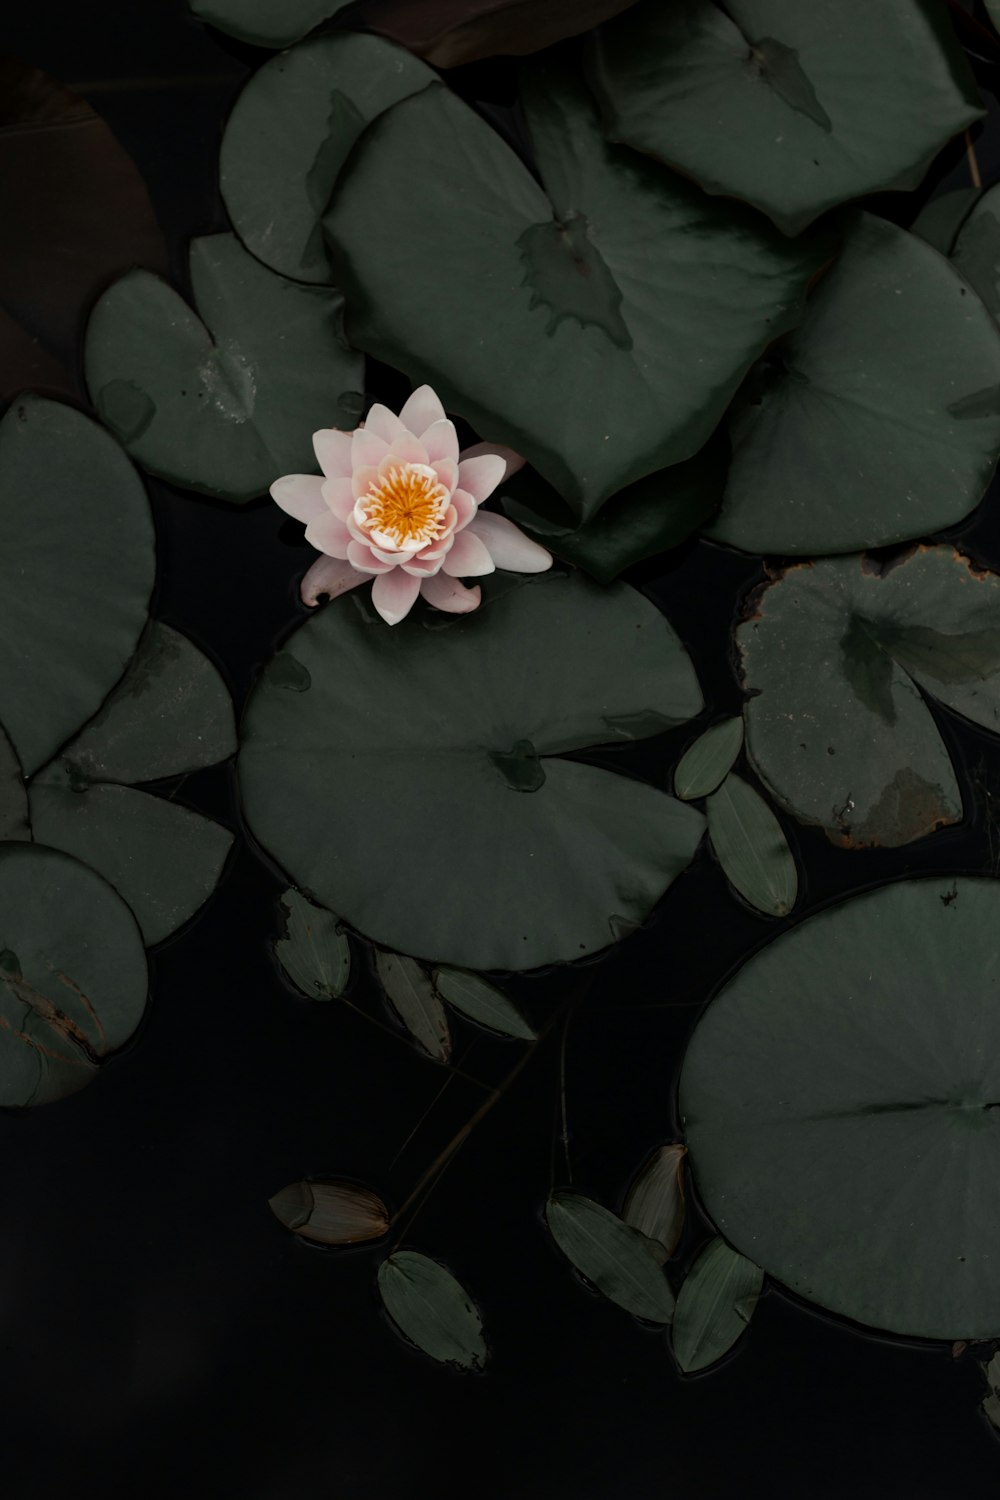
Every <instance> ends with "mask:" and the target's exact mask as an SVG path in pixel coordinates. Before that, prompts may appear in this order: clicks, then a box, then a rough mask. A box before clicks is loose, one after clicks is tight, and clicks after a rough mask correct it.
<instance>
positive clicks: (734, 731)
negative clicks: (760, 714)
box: [674, 715, 743, 802]
mask: <svg viewBox="0 0 1000 1500" xmlns="http://www.w3.org/2000/svg"><path fill="white" fill-rule="evenodd" d="M742 745H743V718H742V715H737V716H736V718H734V719H723V721H722V723H721V724H713V725H712V727H711V729H706V730H705V732H704V734H700V735H699V736H698V738H697V739H696V740H695V742H694V744H693V745H689V746H688V748H687V749H686V750H685V752H684V754H683V755H682V756H681V760H680V764H679V765H678V767H677V770H676V771H675V772H674V793H675V795H676V796H678V797H680V798H681V800H682V801H684V802H690V801H692V800H693V798H695V797H707V796H708V794H709V792H714V791H715V789H716V787H717V786H721V784H722V782H723V781H724V780H725V778H726V776H727V774H728V773H729V771H731V770H732V767H733V762H734V761H735V760H736V757H737V756H738V755H739V753H740V749H741V747H742Z"/></svg>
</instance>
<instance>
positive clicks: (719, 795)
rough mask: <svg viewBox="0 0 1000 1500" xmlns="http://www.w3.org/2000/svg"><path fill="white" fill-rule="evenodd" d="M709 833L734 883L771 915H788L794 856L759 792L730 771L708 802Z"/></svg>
mask: <svg viewBox="0 0 1000 1500" xmlns="http://www.w3.org/2000/svg"><path fill="white" fill-rule="evenodd" d="M705 811H706V812H707V813H708V836H709V839H710V840H711V843H712V848H713V849H714V850H715V853H716V857H717V858H718V861H719V864H720V865H721V866H722V869H723V872H724V874H725V876H726V879H727V880H728V881H729V883H730V885H732V886H734V887H735V888H736V890H737V891H739V893H740V895H741V896H743V897H745V899H746V900H747V901H749V902H750V905H751V906H755V907H756V908H757V910H758V911H762V912H763V913H764V915H765V916H768V917H787V915H788V913H789V912H790V911H791V909H792V907H793V906H794V905H795V898H796V896H797V895H798V889H799V876H798V870H797V869H796V866H795V856H794V855H793V853H792V851H791V849H790V848H789V847H788V840H787V839H786V838H785V835H784V833H783V832H782V828H781V824H780V823H779V822H778V820H777V818H776V817H775V816H774V813H773V812H772V811H771V809H770V808H769V807H768V805H767V803H766V802H765V801H764V799H763V797H762V796H761V795H760V793H759V792H757V791H755V790H754V788H753V787H752V786H749V785H748V784H747V783H746V782H745V781H744V780H743V779H742V777H740V776H737V775H735V773H734V772H732V771H731V772H730V773H729V775H728V776H727V777H726V779H725V781H724V782H723V783H722V785H721V786H720V787H719V789H718V791H716V792H713V793H712V795H711V796H710V797H709V799H708V802H707V803H706V806H705Z"/></svg>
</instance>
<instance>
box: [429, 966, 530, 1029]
mask: <svg viewBox="0 0 1000 1500" xmlns="http://www.w3.org/2000/svg"><path fill="white" fill-rule="evenodd" d="M434 988H435V989H436V990H437V992H438V994H439V995H440V996H441V997H442V999H444V1000H447V1002H448V1004H449V1005H451V1006H454V1008H455V1010H460V1011H461V1012H462V1014H463V1016H469V1017H470V1019H471V1020H473V1021H478V1022H479V1024H480V1025H481V1026H487V1027H489V1029H490V1030H491V1031H499V1032H500V1034H501V1035H502V1036H512V1037H517V1038H518V1039H519V1040H521V1041H525V1042H532V1041H534V1039H535V1032H534V1031H533V1030H532V1028H531V1027H530V1026H529V1025H528V1023H527V1021H526V1020H525V1019H524V1017H523V1016H522V1014H521V1012H520V1011H519V1010H518V1008H517V1006H516V1005H515V1004H514V1002H513V1000H509V999H508V998H507V996H506V995H505V994H504V993H503V991H502V990H498V989H497V987H496V985H495V984H488V983H487V982H486V980H485V979H481V978H480V977H479V975H478V974H468V973H466V971H465V970H464V969H435V971H434Z"/></svg>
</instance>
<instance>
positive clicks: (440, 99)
mask: <svg viewBox="0 0 1000 1500" xmlns="http://www.w3.org/2000/svg"><path fill="white" fill-rule="evenodd" d="M524 79H525V90H524V104H525V110H526V113H527V118H528V124H529V127H530V130H531V134H532V139H533V143H534V149H535V154H536V157H537V161H538V166H539V170H540V173H541V177H542V180H543V182H544V183H545V187H546V192H547V193H548V196H546V192H543V191H542V189H541V188H540V187H539V185H538V183H537V182H536V181H535V179H534V177H533V176H532V175H531V173H530V172H529V171H528V169H527V167H526V166H525V165H524V164H523V162H522V161H521V160H520V158H519V157H518V156H517V155H516V154H515V153H514V152H513V151H512V150H511V148H510V147H509V146H507V145H506V144H505V143H504V142H503V141H502V140H501V138H500V137H499V136H498V135H497V134H496V133H495V132H494V131H493V130H491V129H490V127H489V126H488V125H486V124H485V123H484V121H483V120H482V119H480V118H479V117H478V116H477V115H476V114H474V113H473V111H472V110H471V109H469V108H468V107H467V106H466V105H465V104H463V103H462V102H461V101H460V100H458V99H457V98H455V97H454V96H453V95H451V94H449V92H448V91H447V89H445V88H443V87H442V86H441V85H439V84H432V85H431V86H430V87H429V88H427V89H424V90H423V92H421V93H419V94H416V95H414V96H413V97H412V98H409V99H404V100H403V101H402V102H401V103H399V104H396V105H394V106H393V108H392V109H390V110H388V111H387V112H386V113H385V114H383V115H381V116H380V117H379V119H377V120H376V121H375V122H374V124H373V125H371V126H370V128H369V129H368V130H367V131H366V132H365V134H364V136H363V137H362V139H361V140H360V141H359V143H358V146H357V149H356V150H355V152H354V154H353V155H352V157H351V159H350V161H349V163H348V164H347V166H346V168H345V170H344V171H343V172H342V174H341V176H340V178H339V179H338V183H337V191H336V193H335V194H334V197H333V200H332V202H331V205H330V208H329V210H328V212H327V214H326V216H325V220H324V222H325V225H326V229H327V232H328V235H329V238H330V243H331V253H332V255H333V261H334V265H335V267H336V269H337V276H338V281H339V283H340V284H341V285H342V286H343V287H344V288H345V292H346V295H347V311H346V321H347V329H348V334H349V336H350V339H351V342H352V343H354V344H356V345H357V347H359V348H362V349H364V350H365V351H366V352H367V353H370V354H374V355H376V356H377V357H378V358H379V359H382V360H385V361H386V362H387V363H389V364H392V365H395V366H396V367H397V368H398V369H401V370H403V371H405V373H406V374H407V375H408V376H409V377H410V378H411V379H412V380H413V382H414V384H417V383H418V382H421V381H424V380H426V381H429V382H430V384H432V385H433V386H434V388H435V390H436V391H437V392H438V394H439V395H440V397H441V399H442V401H443V402H444V404H445V406H446V407H447V408H448V410H449V411H454V412H456V413H458V414H459V415H460V416H463V417H466V418H467V419H468V420H469V421H470V422H471V423H472V425H473V426H474V427H475V428H476V430H477V431H478V432H479V433H480V434H481V435H482V437H483V438H485V439H487V440H489V441H491V442H501V443H506V444H508V445H509V446H511V447H513V448H514V449H515V450H516V451H517V452H518V453H521V454H523V455H524V456H525V457H526V458H527V459H528V461H529V462H530V463H531V464H533V465H534V467H535V468H536V469H537V470H538V472H539V473H540V474H541V475H542V476H543V478H545V479H546V480H548V482H549V483H550V484H551V485H553V486H554V487H555V488H556V490H558V491H559V493H560V494H561V495H562V496H563V497H564V498H565V499H566V500H567V501H568V502H569V504H570V505H571V507H572V509H573V511H574V513H575V514H576V515H577V516H578V517H579V518H580V519H582V520H587V519H589V518H590V517H591V516H592V515H593V514H594V512H595V511H596V510H597V508H598V507H599V506H600V504H601V503H602V502H603V501H604V500H605V499H607V498H608V496H610V495H613V494H615V493H616V492H617V491H619V490H621V489H624V488H625V487H626V486H627V485H630V484H633V483H634V482H635V481H636V480H638V479H642V478H643V477H644V476H645V475H647V474H651V473H653V472H654V471H656V470H658V469H662V468H664V467H666V466H667V465H671V464H677V463H680V462H681V461H682V460H683V459H686V458H689V457H691V455H692V454H694V453H696V452H697V451H698V450H699V449H700V448H701V447H703V446H704V444H705V443H706V442H707V440H708V438H709V436H710V435H711V433H712V432H713V431H714V429H715V428H716V426H717V425H718V422H719V418H720V417H721V415H722V413H723V411H724V410H725V408H726V406H727V405H728V403H729V401H730V399H731V397H732V395H733V393H734V391H735V390H736V388H737V386H738V384H739V382H740V380H741V379H742V376H743V375H744V373H745V372H746V370H747V369H748V367H749V366H750V364H751V362H752V361H753V360H754V359H755V358H756V357H757V355H758V354H759V353H760V352H761V351H762V350H763V348H764V347H765V346H766V345H767V344H768V343H770V342H771V340H772V339H774V338H775V337H776V336H777V335H778V334H779V333H781V332H783V331H784V330H785V329H787V328H789V327H791V326H792V325H793V324H794V323H795V322H796V321H797V319H798V317H799V315H800V312H801V303H802V296H803V292H804V289H805V285H806V282H807V280H808V278H809V276H810V275H811V274H812V273H813V272H814V271H815V270H816V269H817V267H818V265H819V264H820V263H821V261H822V259H823V258H824V255H825V254H827V253H828V247H827V248H826V249H824V248H823V247H822V246H821V245H820V243H819V242H812V241H810V243H809V244H805V243H802V242H798V243H795V244H792V243H789V242H788V241H786V240H784V239H782V238H781V237H780V236H779V235H777V234H775V233H774V232H773V231H771V230H770V228H769V226H767V225H765V224H764V223H763V222H762V221H760V220H759V218H757V217H756V216H755V215H753V214H752V213H751V212H750V211H749V210H746V209H744V208H742V207H741V206H740V205H738V204H731V203H726V204H723V203H711V202H709V201H707V200H706V199H705V197H704V195H703V194H700V193H699V192H698V190H697V189H696V188H694V187H692V186H690V185H689V184H687V183H685V182H682V181H681V180H680V179H677V178H673V177H670V176H669V175H667V174H666V173H664V172H662V171H660V170H659V169H657V168H656V167H654V166H653V165H652V164H650V163H647V162H645V161H643V160H642V159H641V158H639V157H637V156H632V155H629V154H627V153H624V152H623V151H621V150H620V149H618V148H615V147H612V146H608V145H607V143H606V142H605V141H604V139H603V136H602V135H601V132H600V129H599V125H598V121H597V117H596V114H595V111H594V108H593V106H592V104H591V102H590V100H589V98H588V96H587V94H586V92H585V90H584V88H583V86H582V84H581V82H580V80H579V78H578V77H576V76H575V75H574V74H573V72H572V70H571V69H569V68H568V67H566V68H562V67H560V66H559V65H557V64H556V63H555V62H553V61H552V59H551V58H546V59H545V60H544V61H537V62H534V63H532V64H531V65H529V66H527V67H526V68H525V72H524ZM387 214H388V215H390V218H387ZM390 219H391V222H390ZM401 226H405V232H402V229H401ZM443 247H444V248H443Z"/></svg>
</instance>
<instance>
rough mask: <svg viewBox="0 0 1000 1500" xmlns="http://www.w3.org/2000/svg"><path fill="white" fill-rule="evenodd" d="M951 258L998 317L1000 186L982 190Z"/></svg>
mask: <svg viewBox="0 0 1000 1500" xmlns="http://www.w3.org/2000/svg"><path fill="white" fill-rule="evenodd" d="M951 258H952V263H953V264H954V265H955V266H956V267H957V269H958V270H959V271H961V273H962V275H963V276H964V277H965V279H966V281H968V282H969V283H970V285H971V286H973V287H974V288H975V289H976V291H977V292H978V293H979V296H980V297H981V298H982V300H983V302H984V303H985V304H986V306H987V307H988V308H989V310H990V312H991V313H992V314H993V317H994V318H1000V186H997V187H992V188H990V190H989V191H988V192H986V193H983V195H982V196H981V197H979V198H978V201H977V202H976V203H975V205H974V207H973V208H972V210H971V212H970V213H968V214H967V216H966V217H965V219H964V220H963V222H962V225H961V228H960V230H959V232H958V236H957V238H956V241H955V246H954V249H953V250H952V256H951ZM997 404H998V405H1000V400H998V403H997Z"/></svg>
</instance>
